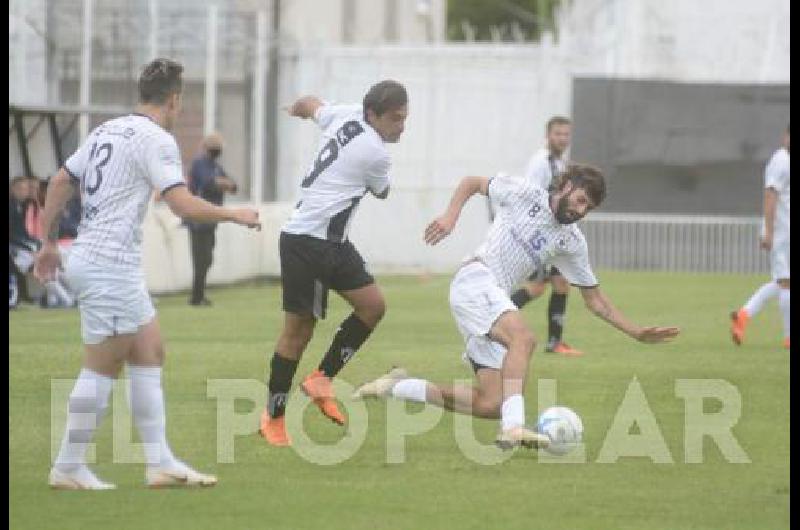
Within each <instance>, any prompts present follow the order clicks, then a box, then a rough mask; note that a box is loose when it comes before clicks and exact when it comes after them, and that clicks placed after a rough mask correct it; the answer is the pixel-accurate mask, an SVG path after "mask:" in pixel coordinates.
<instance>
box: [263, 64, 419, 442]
mask: <svg viewBox="0 0 800 530" xmlns="http://www.w3.org/2000/svg"><path fill="white" fill-rule="evenodd" d="M288 111H289V114H290V115H291V116H295V117H298V118H303V119H308V118H313V119H314V121H316V122H317V124H318V125H319V126H320V128H321V129H322V140H321V143H320V147H319V149H318V151H317V154H316V155H315V157H314V160H313V162H312V163H311V165H310V167H309V169H308V173H307V174H306V175H305V177H304V178H303V180H302V183H301V184H300V200H299V201H298V203H297V206H296V207H295V209H294V211H293V212H292V214H291V217H290V218H289V220H288V221H287V222H286V224H284V226H283V228H282V230H281V235H280V243H279V245H280V256H281V284H282V287H283V310H284V314H285V317H284V324H283V330H282V331H281V334H280V336H279V337H278V342H277V345H276V346H275V352H274V355H273V357H272V361H271V363H270V373H269V382H268V387H269V398H268V401H267V406H266V408H265V410H264V412H263V414H262V416H261V426H260V432H261V435H262V436H263V437H264V438H265V439H266V441H267V442H268V443H269V444H271V445H275V446H286V445H290V444H291V440H290V438H289V437H288V436H287V434H286V427H285V422H284V413H285V409H286V396H287V394H288V392H289V390H290V389H291V386H292V378H293V377H294V373H295V370H296V369H297V363H298V362H299V361H300V358H301V356H302V355H303V351H304V350H305V349H306V346H307V345H308V341H309V340H311V336H312V334H313V332H314V326H315V324H316V322H317V320H318V319H321V318H325V310H326V307H327V294H328V289H333V290H334V291H336V292H337V293H338V294H339V295H340V296H341V297H342V298H344V299H345V300H346V301H347V303H348V304H350V306H352V308H353V312H352V313H351V314H350V315H349V316H348V317H347V318H346V319H345V320H344V321H343V322H342V323H341V325H340V326H339V329H338V330H337V331H336V334H335V335H334V337H333V341H332V342H331V344H330V347H329V348H328V351H327V352H326V353H325V355H324V357H323V358H322V362H320V364H319V366H318V368H317V369H316V370H315V371H314V372H313V373H311V374H310V375H308V376H307V377H306V378H305V379H304V380H303V383H302V385H301V388H302V390H303V392H305V393H306V394H307V395H308V396H309V397H311V398H312V399H313V401H314V403H315V404H316V405H317V406H318V407H319V409H320V410H321V411H322V413H323V414H324V415H325V416H327V417H328V418H329V419H331V420H332V421H334V422H335V423H338V424H340V425H343V424H344V423H345V418H344V416H343V415H342V413H341V412H340V411H339V409H338V406H337V404H336V401H335V399H334V395H333V394H334V393H333V388H332V384H331V379H332V378H333V377H334V376H336V374H337V373H339V371H340V370H341V369H342V368H343V366H344V365H345V363H347V362H348V361H349V360H350V359H351V358H352V357H353V355H354V354H355V352H356V351H357V350H358V349H359V348H360V347H361V346H362V345H363V344H364V342H365V341H366V340H367V338H368V337H369V336H370V334H371V333H372V331H373V330H374V329H375V326H377V325H378V322H380V320H381V318H382V317H383V314H384V311H385V307H386V306H385V302H384V299H383V294H382V293H381V291H380V289H379V288H378V286H377V285H376V284H375V280H374V279H373V277H372V276H371V275H370V274H369V272H367V270H366V267H365V264H364V260H363V259H362V258H361V256H360V255H359V253H358V251H357V250H356V248H355V247H354V246H353V244H352V243H351V242H350V240H349V239H348V232H349V228H350V225H351V223H352V220H353V215H354V214H355V211H356V208H357V207H358V203H359V202H360V201H361V199H362V198H363V197H364V196H365V195H366V194H367V193H371V194H372V195H374V196H375V197H377V198H379V199H385V198H386V197H387V196H388V194H389V175H388V173H389V162H390V160H389V153H388V151H387V149H386V146H385V144H386V143H392V142H397V141H398V140H399V138H400V135H401V134H402V132H403V127H404V124H405V120H406V116H407V115H408V96H407V94H406V90H405V88H404V87H403V85H401V84H399V83H397V82H395V81H390V80H387V81H381V82H380V83H377V84H376V85H374V86H372V87H371V88H370V89H369V91H368V92H367V94H366V95H365V96H364V101H363V104H362V105H342V106H339V105H331V104H329V103H326V102H324V101H322V100H320V99H319V98H317V97H314V96H305V97H302V98H300V99H298V100H297V101H296V102H295V103H294V104H293V105H292V106H291V107H289V109H288Z"/></svg>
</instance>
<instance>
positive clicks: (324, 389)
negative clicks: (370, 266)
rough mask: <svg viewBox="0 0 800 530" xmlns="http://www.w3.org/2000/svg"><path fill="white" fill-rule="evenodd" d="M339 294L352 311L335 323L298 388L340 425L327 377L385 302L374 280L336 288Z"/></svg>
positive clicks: (349, 352)
mask: <svg viewBox="0 0 800 530" xmlns="http://www.w3.org/2000/svg"><path fill="white" fill-rule="evenodd" d="M339 295H341V296H342V298H344V299H345V300H346V301H347V303H349V304H350V306H351V307H352V308H353V312H352V313H351V314H350V316H348V317H347V318H346V319H345V320H344V322H342V323H341V324H340V325H339V329H338V330H337V331H336V335H334V337H333V340H332V341H331V345H330V347H329V348H328V351H327V352H326V353H325V356H324V357H323V359H322V361H321V362H320V364H319V366H318V368H317V370H315V371H314V372H312V373H311V374H310V375H308V376H307V377H306V378H305V380H304V381H303V384H302V386H301V388H302V390H303V392H305V394H306V395H307V396H309V397H310V398H311V399H313V400H314V403H315V404H316V405H317V407H319V409H320V411H321V412H322V413H323V414H324V415H325V416H326V417H328V418H329V419H330V420H331V421H333V422H335V423H338V424H339V425H344V423H345V417H344V415H343V414H342V413H341V412H340V411H339V407H338V406H337V404H336V396H335V395H334V391H333V385H332V384H331V381H332V379H333V378H334V377H335V376H336V374H338V373H339V371H341V369H342V368H344V365H345V364H346V363H347V362H348V361H349V360H350V359H352V357H353V355H355V353H356V351H358V349H359V348H360V347H361V346H362V345H363V344H364V342H365V341H366V340H367V338H369V336H370V334H371V333H372V330H373V329H375V327H376V326H377V325H378V323H379V322H380V321H381V319H382V318H383V315H384V313H385V312H386V302H385V301H384V298H383V293H381V290H380V288H379V287H378V286H377V284H375V283H371V284H369V285H366V286H364V287H361V288H359V289H353V290H348V291H339Z"/></svg>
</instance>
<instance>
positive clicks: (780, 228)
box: [764, 148, 789, 242]
mask: <svg viewBox="0 0 800 530" xmlns="http://www.w3.org/2000/svg"><path fill="white" fill-rule="evenodd" d="M764 187H765V188H773V189H774V190H775V191H776V192H778V204H777V205H776V207H775V223H774V230H775V233H774V235H773V237H774V240H775V241H777V242H783V241H787V242H788V241H789V151H787V150H786V148H781V149H778V150H777V151H775V154H773V155H772V158H771V159H770V161H769V163H768V164H767V169H766V171H765V172H764Z"/></svg>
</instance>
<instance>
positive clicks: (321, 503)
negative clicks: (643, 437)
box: [9, 271, 789, 530]
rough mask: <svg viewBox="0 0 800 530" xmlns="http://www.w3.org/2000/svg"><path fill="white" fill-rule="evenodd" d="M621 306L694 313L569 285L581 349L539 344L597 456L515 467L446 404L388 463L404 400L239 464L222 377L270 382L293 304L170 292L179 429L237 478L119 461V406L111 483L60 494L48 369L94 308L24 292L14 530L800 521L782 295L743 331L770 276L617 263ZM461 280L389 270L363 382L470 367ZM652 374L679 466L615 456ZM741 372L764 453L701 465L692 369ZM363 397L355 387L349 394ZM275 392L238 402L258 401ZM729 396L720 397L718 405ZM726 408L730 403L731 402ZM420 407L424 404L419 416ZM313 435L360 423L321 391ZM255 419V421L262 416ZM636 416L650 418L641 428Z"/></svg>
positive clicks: (69, 354)
mask: <svg viewBox="0 0 800 530" xmlns="http://www.w3.org/2000/svg"><path fill="white" fill-rule="evenodd" d="M599 277H600V279H601V283H602V285H603V288H604V290H605V292H606V293H607V294H609V296H610V297H611V299H612V300H613V301H614V302H615V304H616V305H617V306H618V307H619V308H620V309H621V310H622V311H623V312H625V313H626V314H627V315H628V316H630V317H631V318H632V319H633V320H634V321H636V322H639V323H642V324H657V325H677V326H680V327H681V328H682V335H681V336H680V337H679V339H678V340H677V341H676V342H674V343H671V344H666V345H659V346H646V345H641V344H638V343H636V342H634V341H632V340H630V339H628V338H627V337H625V336H624V335H622V334H621V333H619V332H617V331H616V330H614V329H612V328H610V327H609V326H607V325H606V324H605V323H603V322H602V321H600V320H599V319H597V318H595V317H593V316H592V315H590V314H589V313H588V311H587V310H586V309H585V308H584V307H583V304H582V303H581V301H580V296H579V295H577V293H573V296H572V297H571V298H570V302H569V310H568V321H567V327H566V335H565V339H566V340H567V341H568V342H570V343H571V344H572V345H574V346H576V347H580V348H583V349H585V350H586V351H587V355H586V356H585V357H583V358H573V359H570V358H562V357H560V356H553V355H549V354H545V353H542V352H541V349H542V348H541V346H540V347H539V348H538V349H537V353H536V354H535V355H534V358H533V364H532V369H531V377H530V379H529V384H528V390H527V395H526V400H527V413H528V418H529V421H530V422H534V421H535V415H536V410H537V408H536V400H537V379H538V378H547V379H556V380H557V383H558V397H559V402H561V403H562V404H565V405H568V406H570V407H572V408H573V409H575V410H576V411H577V412H578V413H579V414H580V415H581V417H582V419H583V422H584V426H585V442H586V454H587V462H586V463H583V464H572V465H567V464H560V465H556V464H546V463H540V462H538V461H537V458H536V455H535V454H533V453H531V452H525V451H517V452H515V453H514V454H513V456H512V457H511V458H510V459H509V460H507V461H505V462H503V463H501V464H497V465H479V464H477V463H474V462H472V461H471V460H469V459H468V458H467V457H465V456H464V455H463V454H462V452H461V451H460V450H459V448H458V445H457V443H456V440H455V437H454V416H453V415H451V414H449V413H446V414H444V415H443V416H442V419H441V421H440V422H439V424H438V425H437V426H436V427H434V428H433V429H432V430H430V431H428V432H427V433H424V434H421V435H418V436H412V437H410V438H409V439H408V441H407V444H406V453H405V463H400V464H395V463H388V462H387V447H386V441H387V434H386V433H387V425H386V423H387V409H386V405H385V404H383V403H377V402H370V403H369V404H368V405H367V407H368V411H369V428H368V431H367V435H366V440H365V441H364V443H363V445H361V447H360V449H359V450H358V451H357V452H356V453H355V454H354V455H353V456H352V457H351V458H350V459H348V460H346V461H344V462H343V463H340V464H338V465H333V466H321V465H317V464H313V463H310V462H308V461H306V460H304V459H303V458H301V456H300V455H299V454H298V453H297V452H295V451H294V450H292V449H275V448H269V447H267V446H266V445H265V443H264V442H263V441H262V439H261V438H260V437H258V436H257V435H256V434H250V435H245V436H239V437H237V438H236V441H235V455H236V459H235V463H217V458H216V454H217V449H216V439H217V434H216V418H217V401H216V400H215V399H213V398H209V397H207V380H209V379H225V378H231V379H253V380H258V381H263V380H264V377H265V361H266V359H268V356H270V355H271V353H272V347H273V345H274V340H275V338H276V334H277V332H278V330H279V325H280V322H281V319H282V314H281V312H280V310H279V309H280V288H279V286H277V285H275V284H268V283H258V284H248V285H243V286H236V287H229V288H218V289H212V290H211V291H210V297H211V298H213V300H214V302H215V304H214V306H213V307H212V308H190V307H188V306H187V305H186V303H185V302H186V296H185V295H179V296H163V297H159V299H158V301H157V309H158V313H159V318H160V322H161V326H162V330H163V332H164V335H165V337H166V340H167V352H168V353H167V355H168V357H167V359H168V361H167V365H166V368H165V376H164V386H165V390H166V396H167V415H168V421H167V425H168V435H169V438H170V442H171V445H172V447H173V450H174V451H175V453H176V454H177V455H178V456H180V457H181V458H183V459H185V460H186V461H188V462H189V463H191V464H193V465H195V466H196V467H197V468H199V469H201V470H206V471H210V472H214V473H216V474H217V475H218V477H219V479H220V483H219V485H218V486H217V487H216V488H213V489H208V490H202V491H181V490H170V491H151V490H148V489H146V488H144V487H143V478H144V473H143V465H141V464H114V463H113V462H112V449H111V438H112V429H111V421H110V418H109V419H107V420H106V422H105V423H104V424H103V426H102V428H101V429H100V430H99V431H98V435H97V437H96V442H97V461H98V463H97V464H96V465H95V466H94V469H95V470H96V471H97V473H98V475H99V476H100V477H101V478H103V479H105V480H109V481H112V482H115V483H117V485H118V487H119V489H118V490H116V491H113V492H57V491H51V490H50V489H48V487H47V485H46V479H47V472H48V470H49V467H50V461H51V460H50V436H51V434H52V435H53V436H56V437H57V438H60V436H61V428H62V426H61V425H58V426H57V427H56V431H57V432H55V433H51V432H50V431H51V429H50V414H51V413H50V380H51V378H73V377H75V376H76V375H77V373H78V369H79V366H80V362H81V358H82V355H81V346H80V337H79V332H78V313H77V311H72V310H51V311H42V310H39V309H34V308H23V309H21V310H19V311H15V312H12V313H10V314H9V328H10V338H9V350H10V357H9V368H10V375H9V382H10V390H9V398H10V410H9V445H10V453H9V462H10V475H9V487H10V495H9V505H10V511H11V513H10V527H11V528H15V529H22V528H32V529H42V528H59V529H68V528H76V529H77V528H81V529H92V528H103V529H125V528H131V529H143V528H165V529H182V528H191V529H196V530H199V529H219V528H227V529H231V530H232V529H251V528H287V529H301V528H313V529H333V528H346V529H352V530H355V529H362V528H363V529H367V528H369V529H401V528H408V529H428V528H458V529H471V528H474V529H481V530H485V529H500V528H503V529H505V528H520V529H523V528H524V529H531V528H541V529H560V528H564V529H592V530H600V529H609V530H621V529H632V530H633V529H635V530H642V529H664V530H676V529H704V530H705V529H713V528H720V529H744V528H758V529H766V528H769V529H778V528H788V527H789V353H788V352H787V351H785V350H783V349H782V348H781V346H780V337H781V332H780V321H779V318H778V311H777V308H776V304H775V302H771V303H770V304H769V305H768V306H767V307H766V308H765V310H764V312H763V313H762V314H761V315H759V316H757V317H756V318H755V319H754V321H753V322H752V325H751V327H750V329H749V330H748V331H749V334H748V337H747V343H746V344H745V345H744V346H742V347H740V348H736V347H734V346H733V345H732V343H731V342H730V339H729V337H728V331H727V330H728V320H727V314H728V311H729V310H730V309H732V308H733V307H735V306H737V305H738V304H740V303H741V302H743V301H744V300H745V299H746V297H747V296H748V295H749V294H750V293H751V291H752V290H753V289H754V288H755V287H756V286H758V285H759V284H760V283H761V282H762V281H763V280H764V279H763V278H760V277H755V276H733V275H731V276H719V275H688V274H680V275H678V274H669V275H668V274H655V273H620V272H606V273H602V271H601V274H599ZM448 282H449V278H447V277H434V278H433V279H428V280H422V279H417V278H397V277H384V278H380V279H379V283H380V285H381V286H382V288H383V290H384V292H385V294H386V298H387V302H388V306H389V310H388V313H387V315H386V318H385V320H384V322H383V323H382V325H381V327H380V328H379V330H378V331H377V332H376V333H375V334H374V335H373V336H372V338H371V339H370V340H369V342H368V343H367V344H366V346H365V347H364V348H363V349H362V350H361V351H360V352H359V353H358V354H357V356H356V357H355V358H354V360H353V361H352V362H351V363H350V364H349V365H348V366H347V367H346V368H345V370H344V371H343V372H342V374H341V377H342V378H343V379H344V380H346V381H348V382H349V383H351V384H358V383H360V382H362V381H364V380H366V379H368V378H371V377H373V376H376V375H378V374H379V373H381V372H383V371H384V370H385V369H386V368H388V367H389V366H390V365H392V364H396V363H399V364H402V365H403V366H405V367H407V368H408V369H409V370H410V371H411V372H412V373H414V374H419V375H422V376H425V377H427V378H429V379H433V380H439V381H446V380H452V379H464V378H469V377H470V376H471V372H470V370H469V368H468V367H467V366H466V365H464V364H462V362H461V361H460V352H461V348H462V344H461V338H460V335H459V334H458V332H457V330H456V327H455V325H454V323H453V322H452V319H451V316H450V312H449V308H448V305H447V286H448ZM545 307H546V300H541V301H538V302H534V303H533V304H531V305H530V306H528V307H527V308H526V310H525V314H526V318H527V320H528V322H529V323H530V324H531V326H532V327H533V329H534V331H535V332H536V333H537V336H539V337H541V336H542V335H543V334H544V333H545V331H546V327H545V313H546V311H545ZM345 315H346V307H345V306H344V303H343V302H342V301H341V300H339V299H338V298H335V297H333V296H332V297H331V308H330V314H329V317H328V319H327V320H325V321H323V322H320V324H319V325H318V327H317V333H316V335H315V338H314V339H313V341H312V343H311V345H310V347H309V349H308V351H307V352H306V357H305V359H304V360H303V362H302V363H301V365H300V368H299V370H298V376H297V377H296V380H295V384H297V382H298V380H299V379H300V377H302V376H304V375H305V374H306V373H308V372H309V371H310V370H312V369H313V368H314V367H315V366H316V364H317V362H318V361H319V359H320V356H321V353H322V351H324V349H325V348H326V347H327V343H328V341H329V339H330V337H331V335H332V333H333V331H334V330H335V328H336V326H337V325H338V323H339V322H340V321H341V319H342V318H344V316H345ZM634 377H636V378H637V380H638V382H639V383H640V384H641V387H642V390H643V391H644V393H645V395H646V398H647V401H648V403H649V406H650V408H651V409H652V411H653V414H654V415H655V417H656V419H657V422H658V426H659V428H660V431H661V433H662V434H663V437H664V439H665V440H666V444H667V447H668V449H669V453H670V454H671V457H672V460H673V461H674V463H671V464H656V463H653V462H652V461H651V460H650V459H649V458H646V457H623V458H620V459H619V461H618V462H617V463H615V464H608V463H597V462H596V460H597V456H598V454H599V453H600V450H601V447H602V446H603V441H604V439H605V437H606V433H607V431H608V430H609V428H610V426H611V425H612V421H613V419H614V417H615V414H616V412H617V409H618V407H619V405H620V403H621V402H622V400H623V397H624V395H625V392H626V389H627V388H628V385H629V383H630V382H631V380H632V378H634ZM695 378H706V379H723V380H726V381H728V382H730V383H732V384H733V385H735V387H736V388H738V391H739V392H740V394H741V399H742V413H741V418H740V420H739V422H738V423H737V424H736V426H735V427H734V428H733V433H734V435H735V437H736V439H737V440H738V442H739V444H740V445H741V447H742V448H743V449H744V450H745V452H746V453H747V455H748V456H749V458H750V460H751V463H744V464H734V463H729V462H727V461H726V459H725V458H724V457H723V454H722V453H721V451H720V450H719V449H718V448H717V446H716V444H715V443H714V442H713V440H711V439H710V438H705V443H704V450H703V455H704V456H703V462H702V463H693V464H689V463H685V453H686V452H685V449H684V400H683V399H681V398H679V397H677V396H676V393H675V380H676V379H695ZM344 401H345V404H347V403H348V400H347V399H345V400H344ZM262 406H263V404H262V403H260V402H259V403H252V402H248V401H247V400H239V401H237V403H236V411H237V412H239V413H242V414H245V413H247V412H248V411H249V410H252V409H253V407H257V408H258V409H259V410H260V409H261V407H262ZM719 406H720V405H719V403H717V404H716V405H715V403H714V402H713V401H710V402H708V403H707V404H706V412H708V413H713V412H714V411H715V410H717V409H718V408H719ZM715 407H716V408H715ZM418 409H419V406H417V407H416V408H415V407H414V406H409V407H408V411H409V413H414V412H415V411H416V410H418ZM304 425H305V427H306V432H307V433H308V435H309V436H310V437H311V438H312V439H313V440H316V441H317V442H318V443H320V444H323V443H334V442H336V441H337V440H339V439H340V438H341V437H342V435H343V433H342V428H340V427H337V426H335V425H334V424H332V423H329V422H327V421H326V420H324V419H323V418H322V416H321V415H320V414H319V413H318V411H316V410H315V409H313V408H308V409H307V410H306V413H305V415H304ZM474 427H475V433H476V437H477V438H478V439H479V440H482V441H483V442H488V441H490V440H491V438H492V436H493V435H494V433H495V429H496V428H497V425H496V423H495V422H491V421H485V420H476V421H475V423H474ZM253 428H254V429H255V425H253ZM631 432H633V433H635V432H636V431H635V429H634V430H633V431H631Z"/></svg>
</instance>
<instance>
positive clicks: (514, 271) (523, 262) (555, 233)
mask: <svg viewBox="0 0 800 530" xmlns="http://www.w3.org/2000/svg"><path fill="white" fill-rule="evenodd" d="M488 193H489V198H490V199H491V201H492V203H493V204H494V205H495V208H496V212H497V215H496V216H495V218H494V222H493V223H492V226H491V228H490V229H489V234H488V235H487V237H486V241H485V242H484V243H483V245H481V246H480V248H478V250H477V251H476V252H475V255H474V256H473V258H477V259H479V260H480V261H482V262H483V263H484V264H485V265H486V266H487V267H488V268H489V270H491V271H492V274H494V276H495V278H496V279H497V282H498V285H499V286H500V287H501V288H502V289H503V290H505V291H506V292H507V293H511V292H512V291H513V290H514V289H515V288H516V287H517V286H518V285H519V284H520V283H522V282H523V281H524V280H525V279H526V278H528V277H530V275H531V274H533V273H534V271H536V269H538V268H539V267H540V266H541V265H555V266H556V267H558V270H560V271H561V274H563V275H564V277H565V278H567V280H569V282H570V283H571V284H573V285H577V286H580V287H594V286H595V285H597V279H596V278H595V276H594V273H593V272H592V269H591V266H590V265H589V251H588V248H587V246H586V239H585V238H584V236H583V234H582V233H581V231H580V230H579V229H578V227H577V226H575V225H574V224H569V225H562V224H561V223H559V222H558V221H557V220H556V218H555V217H554V215H553V212H552V210H551V209H550V201H549V194H548V192H547V191H546V190H544V189H543V188H540V187H539V186H534V185H532V184H531V183H529V182H526V181H523V180H520V179H514V178H511V177H509V176H506V175H502V174H501V175H498V176H496V177H494V178H493V179H491V180H490V181H489V191H488Z"/></svg>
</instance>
